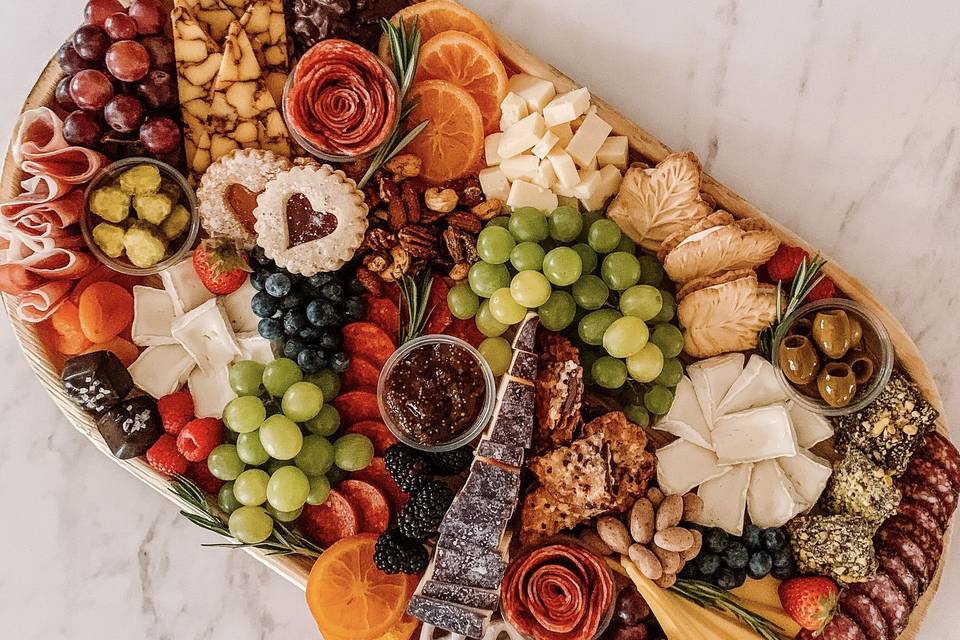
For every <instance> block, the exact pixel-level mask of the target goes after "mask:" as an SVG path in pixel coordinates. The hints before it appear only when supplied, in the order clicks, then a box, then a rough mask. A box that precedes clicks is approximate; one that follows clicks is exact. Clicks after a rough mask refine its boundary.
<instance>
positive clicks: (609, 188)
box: [600, 164, 623, 199]
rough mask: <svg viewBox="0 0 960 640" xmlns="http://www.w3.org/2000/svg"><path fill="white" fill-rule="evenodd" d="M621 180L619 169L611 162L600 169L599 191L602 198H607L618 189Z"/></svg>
mask: <svg viewBox="0 0 960 640" xmlns="http://www.w3.org/2000/svg"><path fill="white" fill-rule="evenodd" d="M622 181H623V175H622V174H621V173H620V169H617V168H616V167H615V166H613V165H612V164H608V165H605V166H604V167H603V168H602V169H600V193H602V194H603V197H604V199H607V198H609V197H610V196H612V195H614V194H615V193H616V192H617V191H619V190H620V182H622Z"/></svg>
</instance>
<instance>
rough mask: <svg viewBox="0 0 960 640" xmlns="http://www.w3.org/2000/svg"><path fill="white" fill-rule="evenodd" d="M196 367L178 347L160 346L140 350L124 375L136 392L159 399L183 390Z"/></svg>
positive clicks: (184, 350)
mask: <svg viewBox="0 0 960 640" xmlns="http://www.w3.org/2000/svg"><path fill="white" fill-rule="evenodd" d="M196 366H197V363H196V361H195V360H194V359H193V358H191V357H190V354H189V353H187V351H186V349H184V348H183V347H181V346H180V345H179V344H161V345H156V346H152V347H147V348H146V349H144V351H143V353H141V354H140V356H139V357H138V358H137V359H136V360H135V361H134V362H133V364H131V365H130V366H129V367H127V371H129V372H130V377H131V378H133V383H134V384H135V385H137V387H138V388H140V389H143V390H144V391H146V392H147V393H148V394H150V395H151V396H153V397H154V398H162V397H163V396H165V395H168V394H171V393H173V392H174V391H176V390H177V389H179V388H180V387H181V386H183V383H184V382H186V381H187V376H188V375H190V372H191V371H193V370H194V369H195V368H196ZM217 417H220V416H217Z"/></svg>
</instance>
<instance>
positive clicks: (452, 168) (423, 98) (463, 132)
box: [406, 80, 483, 184]
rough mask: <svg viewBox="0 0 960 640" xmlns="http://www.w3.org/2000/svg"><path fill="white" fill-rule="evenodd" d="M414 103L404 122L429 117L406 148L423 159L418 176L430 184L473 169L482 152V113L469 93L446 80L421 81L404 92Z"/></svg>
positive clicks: (421, 120) (414, 122)
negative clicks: (425, 125) (424, 126)
mask: <svg viewBox="0 0 960 640" xmlns="http://www.w3.org/2000/svg"><path fill="white" fill-rule="evenodd" d="M407 96H408V98H409V99H410V100H411V101H414V102H415V104H416V106H414V108H413V110H412V111H411V112H410V116H409V118H408V122H410V123H411V124H413V125H416V124H419V123H420V122H423V121H424V120H429V121H430V124H428V125H427V127H426V129H424V130H423V131H422V132H421V133H420V135H418V136H417V137H416V138H414V139H413V142H411V143H410V144H409V146H407V148H406V151H407V152H409V153H413V154H415V155H417V156H419V157H420V158H421V160H422V161H423V169H422V170H421V173H420V176H421V177H422V178H423V179H424V180H426V181H428V182H432V183H434V184H436V183H440V182H445V181H447V180H452V179H453V178H459V177H460V176H462V175H464V174H466V173H468V172H469V171H470V170H472V169H473V168H475V167H476V166H477V165H478V163H479V161H480V154H481V153H482V152H483V116H482V114H481V113H480V107H478V106H477V101H476V100H474V99H473V96H471V95H470V94H469V93H467V92H466V91H465V90H464V89H461V88H460V87H458V86H457V85H455V84H453V83H451V82H447V81H446V80H425V81H424V82H418V83H416V84H414V85H413V86H412V87H411V88H410V91H409V92H408V93H407Z"/></svg>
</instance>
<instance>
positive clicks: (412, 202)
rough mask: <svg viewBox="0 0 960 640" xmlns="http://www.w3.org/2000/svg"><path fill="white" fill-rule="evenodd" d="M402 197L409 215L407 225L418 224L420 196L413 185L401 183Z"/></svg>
mask: <svg viewBox="0 0 960 640" xmlns="http://www.w3.org/2000/svg"><path fill="white" fill-rule="evenodd" d="M400 197H401V199H402V201H403V206H404V209H405V211H406V214H407V224H418V223H419V222H420V195H419V194H418V193H417V192H416V191H415V190H414V188H413V185H412V184H409V183H408V182H401V183H400Z"/></svg>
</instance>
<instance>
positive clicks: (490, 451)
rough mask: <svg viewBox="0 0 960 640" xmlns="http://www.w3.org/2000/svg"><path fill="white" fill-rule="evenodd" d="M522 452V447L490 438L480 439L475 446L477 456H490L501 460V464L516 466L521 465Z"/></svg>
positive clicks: (492, 458)
mask: <svg viewBox="0 0 960 640" xmlns="http://www.w3.org/2000/svg"><path fill="white" fill-rule="evenodd" d="M523 452H524V449H523V448H522V447H515V446H513V445H510V444H503V443H502V442H494V441H492V440H481V441H480V445H479V446H478V447H477V455H478V456H483V457H484V458H490V459H491V460H496V461H497V462H502V463H503V464H506V465H510V466H511V467H517V468H520V466H522V465H523Z"/></svg>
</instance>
